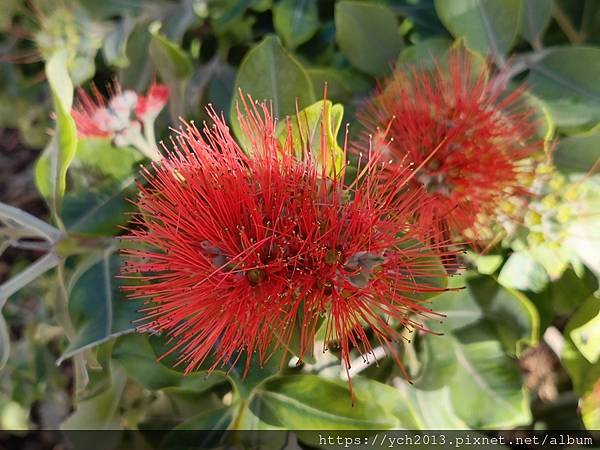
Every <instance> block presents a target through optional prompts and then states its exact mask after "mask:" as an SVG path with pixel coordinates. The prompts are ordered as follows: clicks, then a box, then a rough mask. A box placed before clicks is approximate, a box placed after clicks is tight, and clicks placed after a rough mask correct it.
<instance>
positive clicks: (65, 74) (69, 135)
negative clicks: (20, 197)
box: [35, 50, 77, 218]
mask: <svg viewBox="0 0 600 450" xmlns="http://www.w3.org/2000/svg"><path fill="white" fill-rule="evenodd" d="M67 62H68V52H67V51H66V50H60V51H58V52H56V53H55V54H54V55H52V57H51V58H50V59H49V60H48V61H47V63H46V70H45V72H46V77H47V79H48V84H49V85H50V91H51V92H52V101H53V103H54V112H55V113H56V127H55V134H54V136H53V137H52V139H51V140H50V143H49V144H48V146H47V147H46V148H45V149H44V152H43V153H42V155H41V156H40V158H39V159H38V161H37V163H36V165H35V183H36V185H37V188H38V190H39V191H40V193H41V194H42V196H43V197H44V198H45V199H46V200H47V201H48V204H49V206H50V211H51V212H52V214H53V216H54V217H55V218H58V217H59V214H60V208H61V203H62V198H63V195H64V193H65V189H66V184H67V181H66V178H67V170H68V168H69V165H70V164H71V161H73V158H74V157H75V152H76V150H77V129H76V127H75V121H74V120H73V118H72V117H71V106H72V103H73V84H72V82H71V78H69V71H68V69H67Z"/></svg>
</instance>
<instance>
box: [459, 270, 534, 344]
mask: <svg viewBox="0 0 600 450" xmlns="http://www.w3.org/2000/svg"><path fill="white" fill-rule="evenodd" d="M467 284H468V289H469V292H470V293H471V295H473V297H474V298H475V299H476V301H477V303H478V304H479V306H480V308H481V309H482V310H483V313H484V316H485V317H486V318H487V319H488V320H489V321H491V322H492V323H493V324H494V328H495V329H496V332H497V335H498V338H499V340H500V341H501V342H502V343H503V344H504V346H505V348H506V349H507V352H508V353H509V354H511V355H520V354H521V352H522V351H523V350H524V349H525V348H527V347H528V346H530V347H533V346H535V345H536V344H537V343H538V339H539V333H540V318H539V314H538V312H537V310H536V308H535V305H534V304H533V303H532V302H531V301H530V300H529V299H528V298H527V297H526V296H525V295H523V294H522V293H521V292H519V291H516V290H513V289H511V288H507V287H503V286H501V285H499V284H498V283H497V282H496V281H495V280H494V279H493V278H491V277H473V278H469V279H468V283H467Z"/></svg>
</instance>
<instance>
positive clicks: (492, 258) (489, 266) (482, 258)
mask: <svg viewBox="0 0 600 450" xmlns="http://www.w3.org/2000/svg"><path fill="white" fill-rule="evenodd" d="M471 257H472V258H473V259H474V260H475V266H476V267H477V272H479V273H482V274H484V275H492V274H493V273H495V272H496V271H497V270H498V269H499V268H500V266H501V265H502V263H503V262H504V259H503V258H502V255H476V254H473V255H472V256H471Z"/></svg>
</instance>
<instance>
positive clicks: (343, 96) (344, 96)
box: [306, 67, 371, 102]
mask: <svg viewBox="0 0 600 450" xmlns="http://www.w3.org/2000/svg"><path fill="white" fill-rule="evenodd" d="M306 72H307V73H308V75H309V77H310V79H311V80H312V84H313V86H314V87H315V90H316V91H317V92H321V91H322V90H323V89H324V87H325V83H327V98H329V99H331V100H334V101H340V102H348V101H350V100H351V99H352V97H353V95H354V94H355V93H362V92H366V91H368V90H369V89H370V88H371V84H370V83H369V82H367V81H366V80H365V78H364V76H362V75H359V74H358V73H356V72H352V71H350V70H344V71H342V70H337V69H334V68H331V67H313V68H310V69H307V70H306Z"/></svg>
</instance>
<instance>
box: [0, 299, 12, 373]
mask: <svg viewBox="0 0 600 450" xmlns="http://www.w3.org/2000/svg"><path fill="white" fill-rule="evenodd" d="M9 355H10V336H9V335H8V326H7V325H6V320H4V317H3V316H2V310H0V370H2V369H3V368H4V366H5V365H6V362H7V361H8V356H9Z"/></svg>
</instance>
